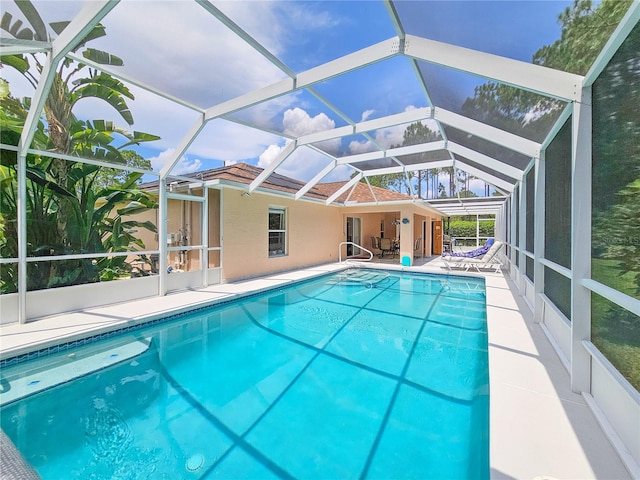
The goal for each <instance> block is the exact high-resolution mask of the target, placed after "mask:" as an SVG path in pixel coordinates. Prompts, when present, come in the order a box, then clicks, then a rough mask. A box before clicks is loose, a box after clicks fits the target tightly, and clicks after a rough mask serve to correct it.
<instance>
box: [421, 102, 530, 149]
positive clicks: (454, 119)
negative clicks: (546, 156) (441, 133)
mask: <svg viewBox="0 0 640 480" xmlns="http://www.w3.org/2000/svg"><path fill="white" fill-rule="evenodd" d="M433 118H434V119H435V120H437V121H439V122H442V123H444V124H445V125H449V126H451V127H453V128H457V129H458V130H462V131H463V132H467V133H471V134H472V135H475V136H476V137H480V138H483V139H485V140H488V141H489V142H492V143H496V144H498V145H502V146H503V147H506V148H509V149H511V150H514V151H516V152H518V153H522V154H523V155H526V156H527V157H538V156H539V155H540V144H539V143H537V142H534V141H531V140H528V139H526V138H523V137H520V136H518V135H514V134H512V133H509V132H506V131H504V130H500V129H499V128H495V127H492V126H491V125H487V124H486V123H482V122H478V121H477V120H472V119H471V118H467V117H464V116H462V115H458V114H457V113H453V112H450V111H448V110H445V109H443V108H440V107H435V109H434V114H433Z"/></svg>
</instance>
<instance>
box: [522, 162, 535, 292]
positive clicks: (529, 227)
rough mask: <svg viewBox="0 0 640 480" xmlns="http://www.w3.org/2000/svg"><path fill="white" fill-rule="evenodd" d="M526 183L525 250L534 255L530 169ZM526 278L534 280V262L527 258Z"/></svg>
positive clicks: (533, 210) (533, 192)
mask: <svg viewBox="0 0 640 480" xmlns="http://www.w3.org/2000/svg"><path fill="white" fill-rule="evenodd" d="M525 182H526V185H527V187H526V190H525V192H526V214H527V218H526V227H525V229H526V231H525V249H526V250H527V252H529V253H535V252H534V247H533V239H534V235H535V224H536V222H535V219H536V218H535V200H536V185H535V183H536V171H535V168H532V169H531V170H529V172H528V173H527V176H526V177H525ZM526 267H527V268H526V273H527V278H528V279H529V280H531V281H532V282H533V280H534V278H533V277H534V273H533V272H534V260H533V258H531V257H527V265H526Z"/></svg>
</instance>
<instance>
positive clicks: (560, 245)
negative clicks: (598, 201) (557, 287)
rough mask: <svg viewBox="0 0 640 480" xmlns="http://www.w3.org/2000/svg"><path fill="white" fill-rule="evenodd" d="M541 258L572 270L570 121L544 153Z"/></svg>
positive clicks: (569, 120)
mask: <svg viewBox="0 0 640 480" xmlns="http://www.w3.org/2000/svg"><path fill="white" fill-rule="evenodd" d="M544 181H545V192H544V193H545V198H544V203H545V215H544V218H545V220H544V221H545V229H544V245H545V251H544V256H545V258H547V259H548V260H551V261H552V262H554V263H557V264H558V265H562V266H563V267H565V268H571V118H569V119H568V120H567V121H566V122H565V124H564V125H563V126H562V128H561V129H560V131H559V132H558V134H557V135H556V137H555V138H554V139H553V140H552V141H551V143H550V144H549V147H548V148H547V150H546V152H545V174H544Z"/></svg>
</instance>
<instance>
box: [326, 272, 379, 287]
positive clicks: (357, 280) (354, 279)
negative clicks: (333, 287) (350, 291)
mask: <svg viewBox="0 0 640 480" xmlns="http://www.w3.org/2000/svg"><path fill="white" fill-rule="evenodd" d="M388 277H389V274H388V273H380V272H371V271H368V270H346V271H344V272H342V274H341V275H340V276H339V280H338V283H342V284H345V283H346V284H354V285H360V284H368V285H377V284H379V283H380V282H382V281H384V280H386V279H387V278H388Z"/></svg>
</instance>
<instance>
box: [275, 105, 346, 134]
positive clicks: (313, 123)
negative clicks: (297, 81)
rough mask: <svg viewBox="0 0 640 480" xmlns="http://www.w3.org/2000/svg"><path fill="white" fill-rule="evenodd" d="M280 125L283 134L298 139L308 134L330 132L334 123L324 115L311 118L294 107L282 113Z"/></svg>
mask: <svg viewBox="0 0 640 480" xmlns="http://www.w3.org/2000/svg"><path fill="white" fill-rule="evenodd" d="M282 125H283V126H284V133H287V134H290V135H294V136H296V137H299V136H301V135H306V134H308V133H315V132H322V131H324V130H331V129H333V128H335V126H336V122H334V121H333V120H331V119H330V118H329V117H327V115H325V114H324V113H319V114H318V115H316V116H315V117H311V116H310V115H309V114H308V113H307V112H306V111H304V110H303V109H301V108H298V107H295V108H290V109H289V110H287V111H286V112H284V118H283V119H282Z"/></svg>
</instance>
